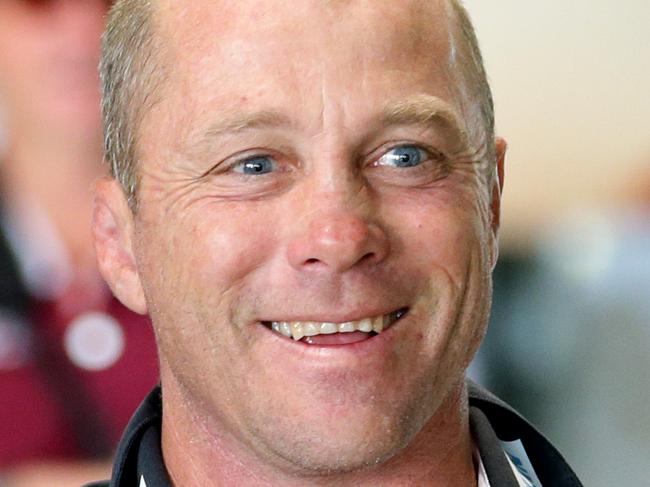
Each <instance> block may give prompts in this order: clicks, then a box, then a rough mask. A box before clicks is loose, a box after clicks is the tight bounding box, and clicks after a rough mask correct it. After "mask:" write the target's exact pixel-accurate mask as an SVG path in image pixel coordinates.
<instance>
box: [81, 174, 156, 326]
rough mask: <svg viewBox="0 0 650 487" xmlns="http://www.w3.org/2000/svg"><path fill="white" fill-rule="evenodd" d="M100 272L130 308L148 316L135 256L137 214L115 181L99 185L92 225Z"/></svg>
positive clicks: (111, 180)
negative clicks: (134, 239) (135, 218)
mask: <svg viewBox="0 0 650 487" xmlns="http://www.w3.org/2000/svg"><path fill="white" fill-rule="evenodd" d="M92 232H93V240H94V244H95V252H96V254H97V262H98V265H99V271H100V272H101V274H102V276H103V277H104V279H105V280H106V282H107V283H108V285H109V286H110V288H111V290H112V291H113V294H114V295H115V297H117V299H119V300H120V301H121V302H122V303H123V304H124V305H125V306H126V307H127V308H130V309H131V310H133V311H135V312H136V313H140V314H146V313H147V304H146V301H145V299H144V291H143V289H142V283H141V282H140V275H139V274H138V268H137V265H136V261H135V255H134V252H133V245H132V243H133V213H132V212H131V209H130V208H129V205H128V203H127V199H126V195H125V194H124V191H123V190H122V187H121V185H120V184H119V183H118V182H117V181H116V180H115V179H112V178H103V179H100V180H99V181H97V182H96V183H95V206H94V209H93V222H92Z"/></svg>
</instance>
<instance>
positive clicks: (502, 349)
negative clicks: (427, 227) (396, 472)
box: [465, 0, 650, 487]
mask: <svg viewBox="0 0 650 487" xmlns="http://www.w3.org/2000/svg"><path fill="white" fill-rule="evenodd" d="M465 4H466V6H467V8H468V9H469V11H470V14H471V15H472V18H473V19H474V23H475V26H476V29H477V31H478V38H479V40H480V42H481V46H482V48H483V53H484V56H485V62H486V65H487V71H488V74H489V76H490V79H491V85H492V89H493V92H494V97H495V104H496V120H497V130H498V133H499V134H500V135H503V136H504V137H505V138H506V139H507V140H508V142H509V151H508V157H507V158H506V181H505V193H504V200H503V204H504V206H503V214H502V220H501V221H502V232H501V258H500V263H499V265H498V266H497V269H496V273H495V299H494V306H493V313H492V320H491V324H490V329H489V331H488V335H487V338H486V341H485V343H484V345H483V347H482V349H481V351H480V352H479V355H478V356H477V358H476V360H475V362H474V364H473V365H472V368H471V374H472V375H473V376H474V377H475V378H477V380H478V381H479V382H481V383H482V384H484V385H486V386H487V387H488V388H490V389H492V390H493V391H494V392H495V393H497V394H498V395H500V396H501V397H503V398H504V399H506V400H507V401H508V402H510V403H511V404H513V405H514V406H515V407H517V408H518V409H519V410H520V411H522V412H523V413H524V415H525V416H527V417H528V418H529V419H530V420H532V422H533V423H534V424H536V425H537V426H538V427H539V428H540V429H541V430H542V431H543V432H545V433H546V434H547V436H549V437H550V439H551V440H553V442H555V444H556V445H557V446H558V447H559V449H560V450H561V451H562V452H563V453H564V454H565V455H566V457H567V458H568V460H569V463H570V464H571V465H572V466H573V467H574V468H575V469H576V470H577V473H578V474H579V476H580V478H581V479H582V480H583V481H584V483H585V485H586V486H590V487H606V486H608V487H611V486H619V485H620V486H624V485H625V486H627V485H648V484H649V482H650V480H649V478H650V461H649V459H650V413H648V411H647V404H649V401H650V378H649V377H650V374H649V372H650V94H649V92H648V87H650V2H648V1H647V0H626V1H625V2H615V1H613V0H573V1H571V2H566V1H560V0H547V1H545V2H532V1H521V0H496V1H491V2H486V1H484V0H465Z"/></svg>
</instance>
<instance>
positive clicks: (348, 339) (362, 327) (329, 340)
mask: <svg viewBox="0 0 650 487" xmlns="http://www.w3.org/2000/svg"><path fill="white" fill-rule="evenodd" d="M407 312H408V308H402V309H398V310H397V311H393V312H392V313H388V314H385V315H380V316H375V317H372V318H363V319H360V320H356V321H346V322H344V323H333V322H318V321H263V322H262V324H263V325H264V326H266V327H267V328H269V329H271V330H273V331H274V332H275V333H277V334H279V335H282V336H284V337H286V338H293V339H294V340H295V341H301V342H303V343H307V344H309V345H320V346H327V345H349V344H352V343H356V342H360V341H364V340H367V339H369V338H372V337H373V336H376V335H377V334H379V333H382V332H383V331H386V330H387V329H388V328H390V327H391V326H392V325H393V324H395V322H396V321H398V320H399V319H401V318H402V317H404V315H406V313H407Z"/></svg>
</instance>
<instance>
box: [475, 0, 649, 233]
mask: <svg viewBox="0 0 650 487" xmlns="http://www.w3.org/2000/svg"><path fill="white" fill-rule="evenodd" d="M465 4H466V6H467V8H468V9H469V11H470V14H471V15H472V18H473V19H474V22H475V24H476V28H477V31H478V36H479V39H480V41H481V44H482V46H483V51H484V56H485V60H486V64H487V68H488V73H489V75H490V78H491V82H492V87H493V90H494V95H495V103H496V111H497V129H498V132H499V133H500V134H502V135H504V136H505V137H506V138H507V139H508V141H509V143H510V152H509V159H508V161H507V177H506V188H505V190H506V193H505V198H504V205H505V207H504V211H505V214H504V228H503V239H504V243H505V244H506V245H508V244H512V243H513V241H521V240H522V239H523V240H528V241H530V240H531V239H534V238H535V236H536V234H538V233H539V231H540V228H543V225H542V224H543V223H544V222H548V220H549V219H552V218H555V217H556V216H557V215H560V216H561V215H563V214H566V213H567V212H568V211H571V210H572V209H576V208H580V207H584V206H593V205H611V204H613V203H614V202H618V201H620V200H621V198H622V197H623V198H624V196H622V194H623V195H624V194H625V193H626V192H627V191H628V188H629V186H630V185H632V184H633V180H634V179H637V180H638V179H639V178H638V175H639V173H641V172H643V171H650V1H649V0H623V1H614V0H571V1H566V0H545V1H544V2H540V1H522V0H492V1H486V0H466V1H465ZM649 182H650V179H649Z"/></svg>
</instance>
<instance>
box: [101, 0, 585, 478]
mask: <svg viewBox="0 0 650 487" xmlns="http://www.w3.org/2000/svg"><path fill="white" fill-rule="evenodd" d="M102 80H103V90H104V122H105V133H106V149H107V160H108V161H109V163H110V165H111V170H112V178H109V179H106V180H104V181H102V182H100V183H99V184H98V187H97V198H96V210H95V221H94V234H95V241H96V248H97V253H98V258H99V263H100V267H101V269H102V272H103V275H104V276H105V278H106V280H107V281H108V282H109V284H110V286H111V288H112V289H113V292H114V293H115V294H116V296H117V297H118V298H119V299H120V300H122V302H124V303H125V304H126V305H127V306H129V307H130V308H131V309H133V310H135V311H137V312H140V313H149V314H150V315H151V318H152V321H153V324H154V329H155V333H156V337H157V343H158V347H159V352H160V360H161V390H156V391H154V392H153V393H152V395H151V396H150V397H149V399H148V400H147V402H146V403H145V404H144V405H143V406H142V407H141V409H140V410H139V411H138V413H137V414H136V417H135V418H134V420H133V421H132V423H131V426H130V427H129V429H128V430H127V432H126V433H125V438H124V440H123V442H122V446H121V448H120V450H119V452H118V458H117V460H116V464H115V469H114V473H113V479H112V481H111V482H112V483H111V484H110V485H113V486H122V485H138V483H139V485H148V486H149V487H154V486H160V487H164V486H171V485H175V486H177V487H178V486H209V485H217V486H221V485H227V486H230V485H233V486H245V485H273V486H280V485H282V486H285V485H286V486H303V485H337V486H345V485H372V486H379V485H391V486H394V485H400V486H406V485H417V486H421V485H431V486H476V485H481V486H485V485H492V486H517V485H541V484H542V483H543V484H544V485H545V486H547V487H548V486H577V485H580V484H579V482H578V480H577V479H576V478H575V476H574V475H573V473H572V472H571V470H570V468H569V467H568V466H567V465H566V464H565V463H564V461H563V460H562V458H561V457H560V456H559V454H558V453H557V452H556V451H555V449H554V448H553V447H552V446H551V445H550V444H548V443H547V442H546V440H544V439H543V437H542V436H541V435H539V434H538V433H537V432H536V431H535V430H534V429H532V427H530V426H528V425H527V424H526V423H525V421H524V420H523V419H521V418H520V417H519V416H518V415H517V414H516V413H514V412H513V411H512V410H510V409H509V408H508V407H507V406H505V405H503V404H502V403H500V402H499V401H498V400H496V399H495V398H492V397H491V396H489V394H487V393H485V392H483V391H481V390H479V389H478V388H476V387H475V386H473V385H468V384H467V383H466V381H465V378H464V374H465V369H466V367H467V365H468V363H469V362H470V360H471V358H472V356H473V355H474V352H475V351H476V349H477V347H478V346H479V343H480V341H481V339H482V337H483V334H484V332H485V327H486V322H487V317H488V314H489V308H490V300H491V271H492V268H493V267H494V265H495V261H496V255H497V250H496V249H497V230H498V226H499V203H500V194H501V186H502V182H503V160H504V153H505V143H504V142H503V141H502V140H500V139H495V138H494V133H493V115H492V102H491V96H490V91H489V87H488V86H487V82H486V79H485V73H484V71H483V67H482V64H481V59H480V53H479V51H478V47H477V46H476V40H475V38H474V34H473V30H472V27H471V24H470V23H469V20H468V18H467V16H466V13H465V12H464V10H463V9H462V7H461V6H460V5H458V4H457V3H456V2H453V1H444V0H429V1H422V0H409V1H406V0H400V1H399V2H397V1H374V2H367V1H362V0H347V1H342V0H339V1H332V0H330V1H326V0H304V1H300V2H284V1H280V0H278V1H275V0H267V1H259V0H257V1H256V0H238V1H226V0H210V1H208V0H196V1H192V2H182V1H174V0H158V1H141V0H127V1H118V2H117V3H116V4H115V5H114V7H113V9H112V11H111V14H110V18H109V23H108V28H107V32H106V34H105V37H104V50H103V60H102ZM468 390H469V392H468ZM529 481H530V482H531V483H525V482H529ZM540 481H541V482H540Z"/></svg>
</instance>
